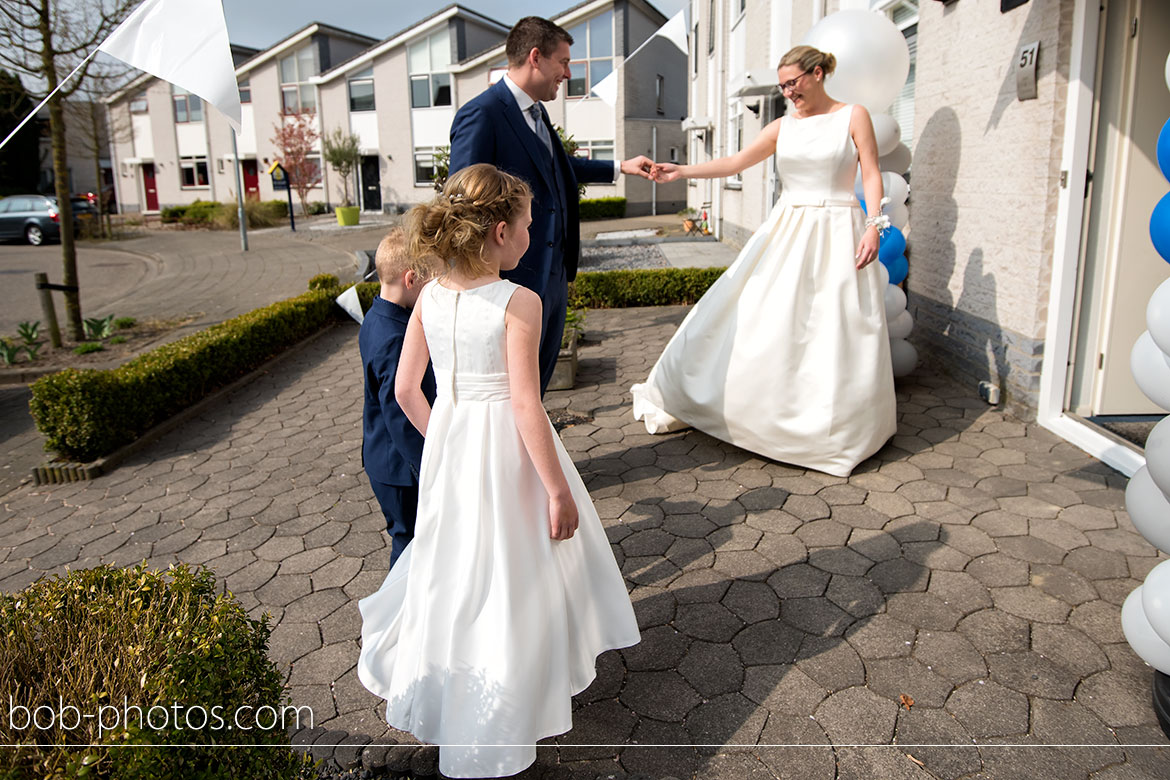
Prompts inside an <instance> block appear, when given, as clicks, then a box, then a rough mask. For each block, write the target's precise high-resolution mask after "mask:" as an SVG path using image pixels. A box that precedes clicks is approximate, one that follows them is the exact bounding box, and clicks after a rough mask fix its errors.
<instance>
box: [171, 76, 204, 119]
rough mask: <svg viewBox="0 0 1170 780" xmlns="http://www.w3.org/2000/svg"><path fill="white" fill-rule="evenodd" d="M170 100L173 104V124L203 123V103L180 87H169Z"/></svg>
mask: <svg viewBox="0 0 1170 780" xmlns="http://www.w3.org/2000/svg"><path fill="white" fill-rule="evenodd" d="M171 100H172V101H174V104H175V122H176V123H178V124H185V123H187V122H202V121H203V101H202V100H200V99H199V98H198V97H197V96H196V95H192V94H191V93H190V92H188V91H187V90H185V89H183V88H182V87H176V86H174V85H172V86H171Z"/></svg>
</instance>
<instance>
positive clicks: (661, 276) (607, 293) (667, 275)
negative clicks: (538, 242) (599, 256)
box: [310, 268, 726, 311]
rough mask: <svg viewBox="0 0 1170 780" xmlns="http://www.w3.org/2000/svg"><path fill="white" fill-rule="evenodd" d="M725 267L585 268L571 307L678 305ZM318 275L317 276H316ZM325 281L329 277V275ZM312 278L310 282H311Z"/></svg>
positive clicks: (366, 292) (369, 296) (368, 289)
mask: <svg viewBox="0 0 1170 780" xmlns="http://www.w3.org/2000/svg"><path fill="white" fill-rule="evenodd" d="M724 270H726V269H724V268H645V269H637V270H630V271H584V272H582V273H579V274H577V278H576V279H575V280H573V281H572V282H571V283H570V284H569V308H570V309H621V308H625V307H630V306H677V305H681V304H691V303H694V302H695V301H697V300H699V298H701V297H703V293H705V292H707V288H709V287H710V286H711V285H712V284H714V283H715V280H716V279H718V278H719V277H720V276H722V275H723V272H724ZM315 278H316V277H315ZM323 281H324V282H327V281H328V277H327V276H326V277H325V278H324V279H323ZM311 283H312V282H310V284H311ZM357 289H358V300H360V301H361V304H362V311H369V308H370V303H371V301H373V300H374V297H375V296H376V295H377V294H378V290H379V289H380V287H379V285H378V283H377V282H363V283H362V284H359V285H358V286H357Z"/></svg>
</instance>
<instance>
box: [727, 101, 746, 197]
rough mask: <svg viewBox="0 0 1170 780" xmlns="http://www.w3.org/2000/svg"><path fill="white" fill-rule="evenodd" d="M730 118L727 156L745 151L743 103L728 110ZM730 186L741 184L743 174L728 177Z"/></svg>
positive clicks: (737, 102)
mask: <svg viewBox="0 0 1170 780" xmlns="http://www.w3.org/2000/svg"><path fill="white" fill-rule="evenodd" d="M728 114H729V116H730V118H729V119H728V121H727V156H728V157H730V156H731V155H733V154H735V153H736V152H738V151H739V150H740V149H743V103H741V102H739V101H738V100H737V101H736V102H735V103H733V104H732V105H731V107H730V108H729V109H728ZM727 182H728V183H729V184H741V183H742V182H743V172H742V171H741V172H740V173H733V174H732V175H731V176H728V177H727Z"/></svg>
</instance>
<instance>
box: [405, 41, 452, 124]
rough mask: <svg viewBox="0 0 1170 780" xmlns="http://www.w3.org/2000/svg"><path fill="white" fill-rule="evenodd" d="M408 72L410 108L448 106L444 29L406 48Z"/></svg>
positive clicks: (448, 48) (447, 50)
mask: <svg viewBox="0 0 1170 780" xmlns="http://www.w3.org/2000/svg"><path fill="white" fill-rule="evenodd" d="M406 56H407V63H408V66H409V69H410V107H411V108H431V107H432V106H449V105H451V104H452V102H453V100H452V95H451V74H450V73H449V72H447V68H449V67H450V66H451V37H450V35H449V34H448V32H447V28H445V27H444V28H443V29H442V30H440V31H439V32H436V33H433V34H431V35H428V36H427V37H426V38H423V39H422V40H421V41H417V42H415V43H412V44H411V45H410V46H409V47H408V48H407V54H406Z"/></svg>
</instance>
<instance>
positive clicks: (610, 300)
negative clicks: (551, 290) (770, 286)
mask: <svg viewBox="0 0 1170 780" xmlns="http://www.w3.org/2000/svg"><path fill="white" fill-rule="evenodd" d="M724 270H725V269H723V268H646V269H637V270H629V271H585V272H583V273H579V274H577V278H576V279H574V280H573V282H572V283H571V284H570V285H569V307H570V308H573V309H581V308H588V309H617V308H625V307H627V306H671V305H677V304H689V303H694V302H695V301H697V300H699V298H701V297H702V296H703V293H705V292H707V288H708V287H710V286H711V285H712V284H714V283H715V280H716V279H718V278H719V277H720V275H722V274H723V271H724Z"/></svg>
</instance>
